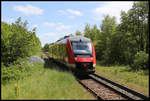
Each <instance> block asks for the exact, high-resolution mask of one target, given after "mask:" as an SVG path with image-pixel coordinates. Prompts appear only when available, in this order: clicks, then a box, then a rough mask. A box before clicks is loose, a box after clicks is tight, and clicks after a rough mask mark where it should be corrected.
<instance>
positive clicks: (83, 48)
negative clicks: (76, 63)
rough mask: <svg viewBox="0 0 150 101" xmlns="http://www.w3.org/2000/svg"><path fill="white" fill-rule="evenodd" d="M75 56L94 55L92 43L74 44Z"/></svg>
mask: <svg viewBox="0 0 150 101" xmlns="http://www.w3.org/2000/svg"><path fill="white" fill-rule="evenodd" d="M72 48H73V52H74V54H89V55H92V45H91V43H90V42H72Z"/></svg>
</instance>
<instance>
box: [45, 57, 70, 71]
mask: <svg viewBox="0 0 150 101" xmlns="http://www.w3.org/2000/svg"><path fill="white" fill-rule="evenodd" d="M44 61H45V64H44V68H48V69H54V70H57V71H62V72H67V73H71V72H72V71H71V70H70V68H69V67H68V66H66V65H65V64H62V63H60V62H58V61H56V60H54V59H51V58H47V59H44Z"/></svg>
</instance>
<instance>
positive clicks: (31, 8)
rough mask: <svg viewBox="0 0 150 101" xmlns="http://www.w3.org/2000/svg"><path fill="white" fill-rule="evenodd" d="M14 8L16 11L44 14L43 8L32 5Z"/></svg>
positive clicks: (28, 13) (26, 13) (27, 13)
mask: <svg viewBox="0 0 150 101" xmlns="http://www.w3.org/2000/svg"><path fill="white" fill-rule="evenodd" d="M13 9H14V10H15V11H19V12H22V13H24V14H25V15H41V14H43V10H42V9H40V8H38V7H35V6H32V5H29V4H28V5H26V6H20V5H19V6H17V5H16V6H14V7H13Z"/></svg>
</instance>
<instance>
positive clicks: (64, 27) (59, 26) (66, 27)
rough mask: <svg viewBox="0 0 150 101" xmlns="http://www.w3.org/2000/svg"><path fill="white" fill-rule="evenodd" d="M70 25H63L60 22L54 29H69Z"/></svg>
mask: <svg viewBox="0 0 150 101" xmlns="http://www.w3.org/2000/svg"><path fill="white" fill-rule="evenodd" d="M71 27H72V26H71V25H63V24H60V25H58V26H57V27H56V30H57V31H61V30H64V29H69V28H71Z"/></svg>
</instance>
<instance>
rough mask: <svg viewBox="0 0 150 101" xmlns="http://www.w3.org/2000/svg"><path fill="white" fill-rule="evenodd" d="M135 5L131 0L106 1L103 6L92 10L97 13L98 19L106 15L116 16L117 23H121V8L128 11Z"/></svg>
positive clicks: (96, 17)
mask: <svg viewBox="0 0 150 101" xmlns="http://www.w3.org/2000/svg"><path fill="white" fill-rule="evenodd" d="M132 5H133V2H131V1H123V2H122V1H119V2H118V1H116V2H114V1H113V2H106V3H105V5H103V6H102V7H98V8H96V9H94V10H93V11H92V12H93V13H94V14H95V19H96V20H102V18H103V17H104V15H107V14H108V15H110V16H115V17H116V20H117V23H120V14H121V10H122V11H125V12H127V11H128V10H129V9H130V8H131V7H132Z"/></svg>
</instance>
